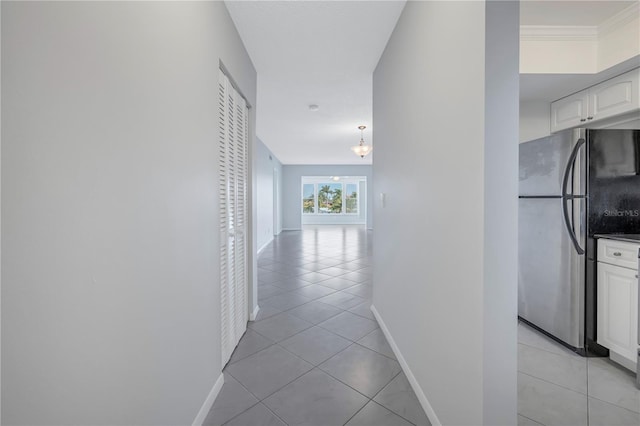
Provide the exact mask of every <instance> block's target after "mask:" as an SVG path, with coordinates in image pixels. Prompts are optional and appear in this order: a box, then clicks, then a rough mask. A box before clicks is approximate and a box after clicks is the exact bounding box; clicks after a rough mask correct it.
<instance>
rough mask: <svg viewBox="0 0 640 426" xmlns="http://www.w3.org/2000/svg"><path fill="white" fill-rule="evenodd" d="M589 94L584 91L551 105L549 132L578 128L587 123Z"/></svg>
mask: <svg viewBox="0 0 640 426" xmlns="http://www.w3.org/2000/svg"><path fill="white" fill-rule="evenodd" d="M588 110H589V94H588V93H587V91H586V90H583V91H582V92H578V93H575V94H573V95H571V96H567V97H566V98H562V99H560V100H557V101H555V102H553V103H552V104H551V132H552V133H553V132H557V131H560V130H564V129H570V128H572V127H580V126H581V125H583V124H584V123H585V122H586V121H587V113H588Z"/></svg>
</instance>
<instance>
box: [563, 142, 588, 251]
mask: <svg viewBox="0 0 640 426" xmlns="http://www.w3.org/2000/svg"><path fill="white" fill-rule="evenodd" d="M585 143H586V141H585V140H584V138H580V139H578V142H576V145H575V146H574V147H573V151H571V155H570V156H569V161H567V166H566V168H565V169H564V179H563V180H562V214H563V216H564V225H565V227H566V228H567V232H568V233H569V237H570V238H571V242H572V243H573V247H575V249H576V251H577V252H578V254H584V253H585V251H584V249H583V248H582V247H580V243H579V242H578V238H577V237H576V233H575V231H574V229H573V228H574V227H573V221H572V220H571V218H570V217H569V208H568V207H567V202H568V201H571V202H572V203H571V204H572V205H573V199H574V198H584V196H582V195H573V194H569V193H568V191H567V189H568V186H569V179H571V170H572V169H573V166H574V164H575V162H576V158H578V153H579V152H580V148H582V146H583V145H584V144H585Z"/></svg>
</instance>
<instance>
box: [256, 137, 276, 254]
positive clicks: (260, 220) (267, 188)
mask: <svg viewBox="0 0 640 426" xmlns="http://www.w3.org/2000/svg"><path fill="white" fill-rule="evenodd" d="M255 159H256V179H257V186H256V188H257V191H256V199H257V216H256V221H257V225H258V233H257V241H256V247H257V249H258V250H260V249H261V248H263V247H264V246H266V245H267V244H269V243H270V242H271V241H272V240H273V236H274V235H276V234H278V233H279V232H280V230H281V229H282V203H281V202H280V201H275V200H274V182H273V181H274V173H273V170H274V169H275V170H277V176H278V181H279V182H278V185H279V192H280V194H282V164H280V161H279V160H278V158H277V157H276V156H275V155H274V154H273V153H272V152H271V151H270V150H269V148H267V146H266V145H265V144H264V143H263V142H262V141H261V140H260V139H256V152H255ZM274 201H275V206H274ZM276 209H277V210H276ZM274 214H275V215H276V216H277V217H278V218H280V220H279V221H280V224H278V226H277V227H276V228H277V229H274Z"/></svg>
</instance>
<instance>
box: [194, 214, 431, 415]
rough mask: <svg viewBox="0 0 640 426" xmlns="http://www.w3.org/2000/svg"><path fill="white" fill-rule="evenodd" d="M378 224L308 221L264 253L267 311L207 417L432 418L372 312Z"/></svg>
mask: <svg viewBox="0 0 640 426" xmlns="http://www.w3.org/2000/svg"><path fill="white" fill-rule="evenodd" d="M371 242H372V235H371V231H367V230H365V229H364V228H363V227H360V226H318V227H306V228H305V229H304V230H303V231H286V232H283V233H281V234H280V236H278V237H276V238H275V240H274V241H273V242H272V243H271V244H269V245H268V246H267V247H266V248H265V249H264V250H263V251H262V253H261V254H260V256H259V258H258V270H259V272H258V298H259V306H260V311H259V313H258V316H257V320H256V321H255V322H250V323H249V327H248V329H247V332H246V333H245V335H244V336H243V338H242V339H241V340H240V343H239V344H238V346H237V348H236V350H235V352H234V353H233V356H232V357H231V360H230V361H229V364H228V365H227V367H226V368H225V370H224V380H225V383H224V386H223V388H222V391H221V393H220V395H219V396H218V398H217V400H216V402H215V404H214V406H213V408H212V409H211V411H210V412H209V415H208V417H207V419H206V420H205V423H204V424H205V425H222V424H225V425H241V426H250V425H285V424H287V425H317V426H329V425H345V424H348V425H385V426H392V425H411V424H414V425H428V424H429V421H428V419H427V418H426V416H425V414H424V412H423V410H422V408H421V406H420V404H419V402H418V400H417V398H416V396H415V394H414V393H413V391H412V389H411V387H410V385H409V383H408V381H407V379H406V377H405V375H404V373H402V371H401V368H400V365H399V364H398V362H397V361H396V359H395V356H394V354H393V351H392V350H391V348H390V347H389V345H388V343H387V341H386V340H385V338H384V335H383V333H382V331H381V330H380V328H379V327H378V324H377V322H376V320H375V318H374V316H373V314H372V313H371V310H370V306H371V295H372V283H371V274H372V267H371Z"/></svg>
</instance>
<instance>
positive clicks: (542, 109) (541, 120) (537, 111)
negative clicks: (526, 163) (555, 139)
mask: <svg viewBox="0 0 640 426" xmlns="http://www.w3.org/2000/svg"><path fill="white" fill-rule="evenodd" d="M550 117H551V104H550V103H549V102H546V101H525V102H520V138H519V141H520V143H522V142H528V141H531V140H534V139H539V138H543V137H545V136H549V135H550V134H551V121H550V119H551V118H550Z"/></svg>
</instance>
